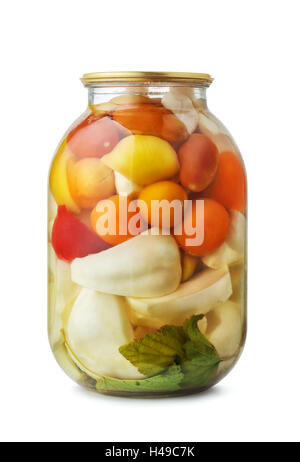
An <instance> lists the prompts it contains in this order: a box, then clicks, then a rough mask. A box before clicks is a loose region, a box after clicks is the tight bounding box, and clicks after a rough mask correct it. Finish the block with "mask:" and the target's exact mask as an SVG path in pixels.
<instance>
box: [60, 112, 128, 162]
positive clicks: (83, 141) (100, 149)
mask: <svg viewBox="0 0 300 462" xmlns="http://www.w3.org/2000/svg"><path fill="white" fill-rule="evenodd" d="M118 141H119V131H118V127H117V124H116V123H115V122H114V121H113V120H111V119H110V118H109V117H103V116H102V115H95V114H90V115H89V116H88V117H87V118H86V119H84V120H83V121H82V122H81V123H80V124H79V125H77V127H75V128H74V129H73V130H72V131H71V132H70V133H69V134H68V136H67V142H68V146H69V148H70V150H71V151H72V152H73V153H74V154H75V155H76V156H78V157H102V156H104V154H107V153H108V152H110V151H111V150H112V149H113V148H114V147H115V145H116V144H117V143H118Z"/></svg>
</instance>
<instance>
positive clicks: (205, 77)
mask: <svg viewBox="0 0 300 462" xmlns="http://www.w3.org/2000/svg"><path fill="white" fill-rule="evenodd" d="M80 80H81V82H82V83H83V84H84V85H85V86H89V85H93V84H98V83H116V84H118V83H120V84H124V83H132V82H139V83H147V84H148V83H151V84H162V83H169V82H172V83H179V84H187V85H197V84H202V85H203V84H205V85H206V86H209V85H210V84H211V83H212V81H213V78H212V77H211V75H210V74H202V73H196V72H152V71H150V72H140V71H139V72H132V71H131V72H90V73H87V74H83V76H82V77H81V79H80Z"/></svg>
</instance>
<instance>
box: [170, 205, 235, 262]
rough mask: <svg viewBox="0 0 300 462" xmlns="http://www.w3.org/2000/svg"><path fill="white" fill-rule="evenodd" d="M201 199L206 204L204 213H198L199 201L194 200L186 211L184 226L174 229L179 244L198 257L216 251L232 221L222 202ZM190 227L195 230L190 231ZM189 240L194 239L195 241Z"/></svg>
mask: <svg viewBox="0 0 300 462" xmlns="http://www.w3.org/2000/svg"><path fill="white" fill-rule="evenodd" d="M201 200H202V201H203V206H204V209H203V211H204V213H203V215H201V213H197V201H196V200H193V201H192V203H191V205H190V207H189V209H188V210H187V211H185V214H184V222H183V226H182V227H176V228H175V230H174V237H175V239H176V241H177V242H178V244H179V245H180V246H181V247H182V248H183V249H184V250H185V251H186V252H187V253H189V254H191V255H196V256H198V257H202V256H203V255H206V254H207V253H210V252H212V251H214V250H215V249H217V248H218V247H219V246H220V245H221V244H222V242H224V240H225V239H226V236H227V233H228V230H229V222H230V218H229V213H228V212H227V210H226V209H225V208H224V207H223V206H222V205H221V204H219V203H218V202H216V201H214V200H212V199H200V201H201ZM199 204H200V202H199V203H198V205H199ZM198 210H199V209H198ZM189 225H190V226H189ZM189 229H190V231H191V230H193V229H194V232H193V233H192V232H189ZM203 233H204V234H203ZM197 236H199V239H197ZM202 236H203V241H202V242H201V237H202ZM189 240H190V241H192V240H194V243H192V242H189Z"/></svg>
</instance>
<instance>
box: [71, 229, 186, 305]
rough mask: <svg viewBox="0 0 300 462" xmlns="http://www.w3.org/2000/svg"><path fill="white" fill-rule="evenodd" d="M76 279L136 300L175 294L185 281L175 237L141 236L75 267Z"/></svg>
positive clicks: (88, 285)
mask: <svg viewBox="0 0 300 462" xmlns="http://www.w3.org/2000/svg"><path fill="white" fill-rule="evenodd" d="M71 274H72V280H73V281H74V282H76V283H77V284H80V285H81V286H83V287H87V288H89V289H95V290H99V291H101V292H104V293H109V294H115V295H125V296H132V297H158V296H161V295H166V294H169V293H171V292H174V291H175V290H176V289H177V287H178V285H179V283H180V279H181V264H180V253H179V249H178V246H177V244H176V242H175V239H174V238H173V237H172V236H161V235H159V236H154V235H150V234H141V235H139V236H136V237H133V238H131V239H128V240H127V241H125V242H123V243H122V244H119V245H116V246H115V247H112V248H110V249H108V250H105V251H102V252H100V253H97V254H94V255H88V256H87V257H84V258H76V259H75V260H74V261H73V262H72V264H71Z"/></svg>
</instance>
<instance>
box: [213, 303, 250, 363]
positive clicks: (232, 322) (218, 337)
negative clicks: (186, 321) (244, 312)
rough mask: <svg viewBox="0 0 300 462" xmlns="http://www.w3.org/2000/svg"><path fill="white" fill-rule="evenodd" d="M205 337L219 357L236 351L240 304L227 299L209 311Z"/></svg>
mask: <svg viewBox="0 0 300 462" xmlns="http://www.w3.org/2000/svg"><path fill="white" fill-rule="evenodd" d="M207 318H208V327H207V330H206V334H205V335H206V337H207V338H208V340H209V341H210V342H211V343H212V344H213V345H214V347H215V348H216V350H217V352H218V354H219V355H220V357H221V358H224V359H225V358H229V357H231V356H233V355H234V354H236V353H237V351H238V349H239V346H240V342H241V338H242V316H241V306H240V305H239V304H238V303H235V302H232V301H230V300H228V301H227V302H225V303H224V304H222V305H220V306H218V307H217V308H215V309H214V310H213V311H211V312H210V313H209V314H208V316H207Z"/></svg>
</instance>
